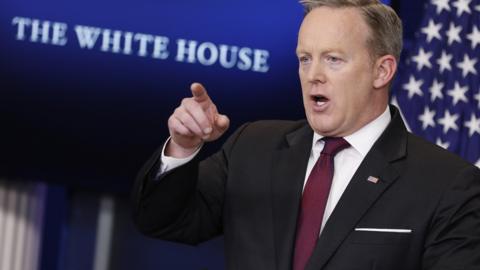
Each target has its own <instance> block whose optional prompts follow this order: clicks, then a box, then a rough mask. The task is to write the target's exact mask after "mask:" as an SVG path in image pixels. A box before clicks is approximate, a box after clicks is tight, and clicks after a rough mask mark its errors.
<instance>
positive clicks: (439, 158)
mask: <svg viewBox="0 0 480 270" xmlns="http://www.w3.org/2000/svg"><path fill="white" fill-rule="evenodd" d="M408 141H409V147H408V152H409V156H413V157H414V158H415V160H416V161H418V162H420V164H423V165H424V166H428V165H431V166H432V167H435V168H437V170H439V171H444V170H452V169H455V168H456V169H463V168H466V167H475V166H474V165H473V164H471V163H469V162H468V161H466V160H464V159H462V158H461V157H460V156H458V155H456V154H454V153H452V152H450V151H448V150H446V149H444V148H442V147H440V146H438V145H436V144H434V143H432V142H429V141H427V140H426V139H424V138H422V137H420V136H418V135H415V134H412V133H410V134H409V138H408Z"/></svg>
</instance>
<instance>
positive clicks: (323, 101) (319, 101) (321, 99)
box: [311, 95, 329, 106]
mask: <svg viewBox="0 0 480 270" xmlns="http://www.w3.org/2000/svg"><path fill="white" fill-rule="evenodd" d="M311 98H312V100H313V101H314V102H315V104H316V105H317V106H322V105H325V104H326V103H327V102H328V101H329V99H328V98H327V97H325V96H323V95H312V96H311Z"/></svg>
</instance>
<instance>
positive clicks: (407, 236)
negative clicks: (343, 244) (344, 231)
mask: <svg viewBox="0 0 480 270" xmlns="http://www.w3.org/2000/svg"><path fill="white" fill-rule="evenodd" d="M411 238H412V233H395V232H378V231H354V232H352V233H351V234H350V236H349V242H350V243H352V244H364V245H408V244H409V243H410V240H411Z"/></svg>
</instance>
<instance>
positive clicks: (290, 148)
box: [271, 125, 313, 270]
mask: <svg viewBox="0 0 480 270" xmlns="http://www.w3.org/2000/svg"><path fill="white" fill-rule="evenodd" d="M312 136H313V131H312V130H311V129H310V127H309V126H308V125H305V126H304V127H302V128H300V129H298V130H296V131H294V132H293V133H290V134H288V135H287V137H286V144H285V145H283V146H282V147H281V148H280V149H278V150H277V151H275V152H274V153H273V158H272V160H273V162H272V178H271V181H272V182H271V191H272V205H273V224H274V228H273V229H274V236H275V248H276V261H277V268H276V269H282V270H283V269H284V270H287V269H290V267H291V258H292V254H293V247H294V243H295V233H296V225H297V215H298V210H299V205H300V201H301V196H302V189H303V182H304V180H305V171H306V168H307V164H308V158H309V155H310V151H311V147H312V138H313V137H312Z"/></svg>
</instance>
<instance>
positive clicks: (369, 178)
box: [367, 176, 380, 184]
mask: <svg viewBox="0 0 480 270" xmlns="http://www.w3.org/2000/svg"><path fill="white" fill-rule="evenodd" d="M367 181H368V182H372V183H374V184H376V183H378V181H380V179H378V177H375V176H369V177H368V178H367Z"/></svg>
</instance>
